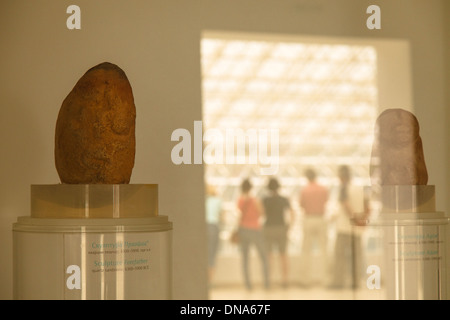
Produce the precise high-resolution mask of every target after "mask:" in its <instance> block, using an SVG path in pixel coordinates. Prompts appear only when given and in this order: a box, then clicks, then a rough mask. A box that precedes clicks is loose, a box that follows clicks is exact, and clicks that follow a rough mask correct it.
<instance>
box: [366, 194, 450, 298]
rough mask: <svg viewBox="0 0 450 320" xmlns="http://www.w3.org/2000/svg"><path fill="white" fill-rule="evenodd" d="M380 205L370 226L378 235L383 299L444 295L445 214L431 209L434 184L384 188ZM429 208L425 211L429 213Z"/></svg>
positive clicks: (445, 275)
mask: <svg viewBox="0 0 450 320" xmlns="http://www.w3.org/2000/svg"><path fill="white" fill-rule="evenodd" d="M381 191H382V193H381V195H382V197H381V199H382V203H381V205H382V209H381V212H380V213H379V215H378V217H377V218H376V219H374V220H372V221H371V222H370V223H369V228H373V230H376V233H377V234H379V235H380V238H379V240H380V243H379V248H380V249H381V252H382V258H380V257H378V259H376V260H372V262H371V261H368V263H369V264H370V265H372V266H376V267H379V270H380V274H381V276H382V281H381V283H382V286H381V288H380V289H381V291H382V292H383V293H384V296H385V298H386V299H395V300H429V299H431V300H441V299H447V298H448V297H447V286H448V275H447V263H448V261H447V259H448V257H447V255H448V245H449V244H447V237H448V232H449V231H448V228H449V217H448V216H446V215H445V213H444V212H436V211H434V208H435V202H434V186H383V188H382V190H381ZM428 210H429V211H428Z"/></svg>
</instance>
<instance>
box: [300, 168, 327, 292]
mask: <svg viewBox="0 0 450 320" xmlns="http://www.w3.org/2000/svg"><path fill="white" fill-rule="evenodd" d="M305 176H306V178H307V179H308V184H307V185H306V186H305V187H303V188H302V190H301V192H300V199H299V203H300V207H301V208H302V210H303V246H302V251H301V257H302V259H301V263H302V276H303V279H302V282H303V285H305V286H309V285H311V284H312V282H313V279H312V277H311V276H312V274H311V265H312V260H313V258H314V257H313V249H314V247H317V248H318V249H319V255H320V257H321V258H322V263H321V264H320V270H319V269H317V268H315V269H314V271H315V272H314V273H315V275H317V274H320V276H319V277H317V278H319V279H318V280H319V281H320V282H321V284H324V282H325V280H326V279H325V274H326V269H327V238H328V235H327V232H328V226H327V222H326V220H325V213H326V205H327V201H328V189H327V188H326V187H324V186H322V185H320V184H319V183H317V181H316V172H315V171H314V170H313V169H307V170H306V171H305Z"/></svg>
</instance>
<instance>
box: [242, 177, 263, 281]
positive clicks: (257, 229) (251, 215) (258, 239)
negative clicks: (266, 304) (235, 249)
mask: <svg viewBox="0 0 450 320" xmlns="http://www.w3.org/2000/svg"><path fill="white" fill-rule="evenodd" d="M252 187H253V186H252V184H251V182H250V180H248V179H245V180H244V181H243V182H242V184H241V195H240V197H239V199H238V202H237V206H238V209H239V212H240V218H239V245H240V248H241V253H242V268H243V273H244V281H245V286H246V288H247V289H249V290H251V289H252V287H253V286H252V283H251V280H250V274H249V253H250V249H251V247H252V246H254V247H255V248H256V250H257V253H258V255H259V258H260V260H261V265H262V271H263V281H264V287H265V288H266V289H268V288H269V266H268V261H267V252H266V250H265V244H264V236H263V232H262V224H261V220H262V218H263V216H264V209H263V207H262V204H261V202H260V201H259V200H258V199H257V198H256V197H254V196H252V195H251V194H250V191H251V189H252Z"/></svg>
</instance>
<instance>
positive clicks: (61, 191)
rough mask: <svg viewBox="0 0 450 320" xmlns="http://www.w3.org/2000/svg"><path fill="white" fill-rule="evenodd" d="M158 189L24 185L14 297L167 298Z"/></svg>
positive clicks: (166, 244)
mask: <svg viewBox="0 0 450 320" xmlns="http://www.w3.org/2000/svg"><path fill="white" fill-rule="evenodd" d="M157 190H158V189H157V185H43V186H32V187H31V216H30V217H19V218H18V221H17V223H15V224H14V225H13V245H14V248H13V263H14V266H13V268H14V270H13V272H14V286H13V290H14V292H13V295H14V298H15V299H95V300H97V299H170V298H171V291H172V290H171V285H172V281H171V279H172V271H171V270H172V257H171V256H172V224H171V223H170V222H169V221H168V219H167V217H166V216H159V215H158V212H157Z"/></svg>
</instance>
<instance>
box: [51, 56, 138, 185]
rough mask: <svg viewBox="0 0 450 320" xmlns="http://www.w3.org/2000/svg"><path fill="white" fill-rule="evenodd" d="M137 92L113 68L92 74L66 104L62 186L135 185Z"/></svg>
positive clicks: (59, 127)
mask: <svg viewBox="0 0 450 320" xmlns="http://www.w3.org/2000/svg"><path fill="white" fill-rule="evenodd" d="M135 118H136V108H135V105H134V98H133V92H132V89H131V85H130V83H129V81H128V79H127V76H126V75H125V73H124V72H123V70H122V69H120V68H119V67H118V66H116V65H114V64H112V63H108V62H105V63H101V64H99V65H97V66H95V67H93V68H91V69H89V70H88V71H87V72H86V73H85V74H84V75H83V76H82V77H81V78H80V80H78V82H77V83H76V85H75V87H74V88H73V89H72V91H71V92H70V93H69V95H68V96H67V97H66V98H65V99H64V101H63V103H62V106H61V109H60V111H59V115H58V120H57V122H56V132H55V164H56V169H57V171H58V174H59V177H60V179H61V182H62V183H69V184H123V183H129V181H130V177H131V172H132V170H133V166H134V157H135Z"/></svg>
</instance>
